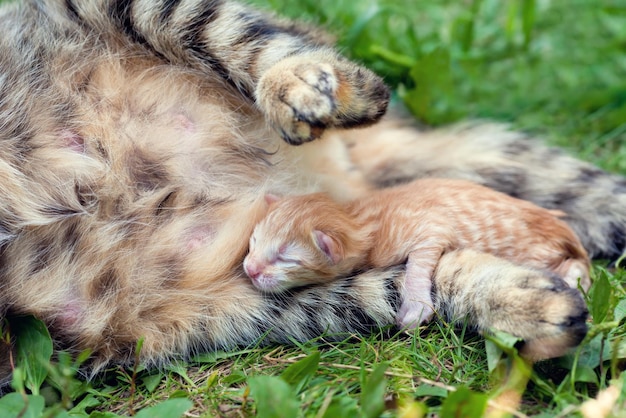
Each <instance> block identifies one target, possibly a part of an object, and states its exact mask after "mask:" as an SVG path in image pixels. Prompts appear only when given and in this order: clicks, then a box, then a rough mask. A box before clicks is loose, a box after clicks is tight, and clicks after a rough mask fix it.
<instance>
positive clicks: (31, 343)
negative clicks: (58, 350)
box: [11, 316, 52, 395]
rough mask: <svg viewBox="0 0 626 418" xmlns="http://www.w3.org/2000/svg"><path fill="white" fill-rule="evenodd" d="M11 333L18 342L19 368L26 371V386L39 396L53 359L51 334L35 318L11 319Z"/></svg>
mask: <svg viewBox="0 0 626 418" xmlns="http://www.w3.org/2000/svg"><path fill="white" fill-rule="evenodd" d="M11 333H12V334H13V337H14V338H15V341H16V348H17V361H16V363H17V366H18V367H20V368H22V369H23V370H24V385H25V386H26V387H27V388H28V389H30V391H31V392H32V393H33V394H35V395H38V394H39V388H40V387H41V384H42V383H43V382H44V380H45V379H46V376H48V367H47V365H48V363H49V362H50V357H52V340H51V338H50V334H49V333H48V330H47V329H46V326H45V325H44V323H43V322H41V321H40V320H38V319H36V318H35V317H33V316H23V317H17V318H13V319H11Z"/></svg>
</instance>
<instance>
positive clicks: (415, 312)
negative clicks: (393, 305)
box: [396, 301, 435, 330]
mask: <svg viewBox="0 0 626 418" xmlns="http://www.w3.org/2000/svg"><path fill="white" fill-rule="evenodd" d="M434 314H435V311H434V310H433V308H432V307H431V306H429V305H427V304H425V303H421V302H409V301H405V302H403V303H402V305H401V306H400V309H399V310H398V316H397V318H396V321H397V323H398V326H399V327H400V328H402V329H407V330H412V329H415V328H417V327H418V326H420V325H422V324H424V323H426V322H428V321H430V320H431V319H432V317H433V315H434Z"/></svg>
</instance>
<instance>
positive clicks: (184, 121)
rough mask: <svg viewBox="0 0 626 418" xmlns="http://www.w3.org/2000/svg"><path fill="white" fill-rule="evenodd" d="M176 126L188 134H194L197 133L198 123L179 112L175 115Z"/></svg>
mask: <svg viewBox="0 0 626 418" xmlns="http://www.w3.org/2000/svg"><path fill="white" fill-rule="evenodd" d="M173 119H174V126H175V127H176V128H177V129H179V130H181V131H183V132H184V133H186V134H189V135H191V134H194V133H196V131H197V127H196V123H195V122H194V120H193V119H191V118H190V117H189V116H187V115H185V114H184V113H181V112H178V113H175V114H174V117H173Z"/></svg>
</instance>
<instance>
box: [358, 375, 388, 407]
mask: <svg viewBox="0 0 626 418" xmlns="http://www.w3.org/2000/svg"><path fill="white" fill-rule="evenodd" d="M387 367H388V364H387V363H381V364H380V365H378V367H376V368H375V369H374V371H372V373H371V374H370V375H369V376H367V380H366V382H365V384H363V385H362V388H361V411H362V413H363V416H365V417H368V418H374V417H378V416H379V415H380V414H382V413H383V411H384V410H385V390H386V388H387V379H385V371H386V370H387Z"/></svg>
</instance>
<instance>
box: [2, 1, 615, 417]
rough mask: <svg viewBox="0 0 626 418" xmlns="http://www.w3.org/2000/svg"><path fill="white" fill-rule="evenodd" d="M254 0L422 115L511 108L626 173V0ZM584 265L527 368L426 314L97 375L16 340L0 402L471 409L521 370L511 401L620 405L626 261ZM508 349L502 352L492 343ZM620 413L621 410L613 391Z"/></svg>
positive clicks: (528, 411) (554, 406)
mask: <svg viewBox="0 0 626 418" xmlns="http://www.w3.org/2000/svg"><path fill="white" fill-rule="evenodd" d="M255 3H257V4H259V5H261V6H263V7H266V8H271V9H275V10H278V11H280V13H281V14H283V15H287V16H290V17H295V18H300V19H305V20H309V21H313V22H316V23H319V24H322V25H325V26H326V27H328V28H330V30H331V31H332V32H333V33H335V34H336V35H337V37H338V39H339V40H340V45H341V47H342V48H343V49H344V51H345V53H346V54H348V55H349V56H351V57H352V58H354V59H356V60H359V61H362V62H363V63H365V64H366V65H368V66H369V67H370V68H373V69H375V70H376V71H377V72H378V73H379V74H381V75H383V76H385V77H386V79H387V81H388V82H389V83H390V84H391V85H392V86H393V87H394V89H395V99H396V100H397V101H404V102H405V103H406V104H407V106H408V107H409V108H410V109H411V110H412V111H413V113H414V114H415V117H416V118H418V119H419V120H421V121H423V122H425V123H429V124H434V125H438V124H445V123H450V122H454V121H456V120H459V119H463V118H489V119H495V120H498V121H505V122H510V123H511V124H513V126H515V127H516V128H519V129H524V130H527V131H530V132H533V133H536V134H537V135H538V136H541V137H543V138H545V139H546V140H547V141H549V142H550V143H552V144H554V145H558V146H561V147H565V148H567V149H569V150H570V152H572V153H573V154H575V155H578V156H580V157H581V158H584V159H586V160H589V161H592V162H593V163H595V164H597V165H599V166H602V167H604V168H605V169H607V170H611V171H614V172H618V173H622V174H626V79H625V77H624V74H626V53H625V52H624V51H626V1H618V0H614V1H608V0H605V1H603V0H568V1H559V0H552V1H550V0H537V1H530V0H510V1H507V2H503V1H498V0H483V1H478V0H474V1H470V0H468V1H462V2H461V1H452V0H441V1H432V0H428V1H427V0H421V1H420V0H362V1H354V0H315V1H313V0H300V1H298V2H294V1H291V0H289V1H288V0H255ZM594 276H595V277H594V279H595V280H594V286H593V287H592V289H591V291H590V293H589V295H588V303H589V307H590V311H591V313H592V314H593V322H592V323H590V326H591V332H590V335H589V337H588V338H587V339H586V340H585V341H584V342H583V344H582V345H581V346H580V348H579V349H578V350H576V351H574V352H572V353H571V354H570V355H568V356H566V357H564V358H561V359H555V360H551V361H547V362H542V363H539V364H537V365H535V366H534V367H533V369H532V373H529V372H528V370H527V369H526V368H525V365H524V364H522V363H520V361H519V359H518V358H517V357H516V356H515V352H514V349H512V348H511V344H512V343H511V342H510V341H508V340H507V339H506V338H505V337H502V336H499V337H492V338H491V339H489V340H487V341H486V340H485V339H484V338H483V337H482V336H479V335H475V334H472V333H470V332H468V331H467V330H464V329H463V328H460V329H459V328H453V327H450V326H449V325H447V324H441V323H434V324H431V325H429V326H428V327H426V328H425V329H423V330H422V331H421V332H420V333H419V335H417V336H413V337H410V336H406V335H396V336H393V337H391V338H389V337H383V336H382V335H373V336H369V337H363V336H357V335H354V336H351V337H350V338H347V339H346V340H345V341H342V342H338V343H334V344H327V343H326V344H322V343H320V342H319V341H311V342H307V343H304V344H294V345H293V346H289V347H287V346H285V347H270V348H256V347H251V348H248V349H245V350H241V351H236V352H220V353H212V354H208V355H205V356H202V357H199V358H198V359H196V360H197V361H195V362H193V363H190V364H185V365H176V366H171V367H169V368H165V369H163V370H159V371H154V370H123V369H113V370H110V371H108V372H107V373H106V374H105V375H104V376H103V377H102V378H100V379H97V380H95V381H93V382H91V383H85V382H84V380H82V379H80V378H78V377H77V375H76V366H77V363H76V362H75V361H74V360H71V359H69V358H65V357H61V358H60V359H55V360H54V361H53V362H52V363H51V365H48V366H45V367H44V366H42V365H41V364H40V363H38V362H37V361H36V359H33V358H29V357H28V356H27V355H26V354H25V355H24V357H23V358H22V359H21V360H20V359H18V360H19V361H18V365H20V367H21V369H29V368H30V369H32V370H30V371H29V372H25V371H24V373H20V374H19V375H18V376H17V378H16V379H15V381H14V387H15V388H16V390H17V393H13V394H10V395H8V396H5V397H4V398H2V399H0V410H3V409H2V408H5V410H6V408H8V407H11V406H13V407H16V408H18V407H19V408H21V406H20V405H23V404H22V403H21V402H23V396H26V394H27V393H28V394H30V393H31V392H32V393H40V395H29V397H27V398H26V399H28V400H29V405H30V408H31V410H32V411H34V412H33V415H31V416H38V414H39V413H40V412H41V411H43V410H44V408H45V411H46V412H45V413H46V414H47V415H46V416H51V417H52V416H59V417H67V416H81V417H83V416H89V415H90V414H91V415H90V416H92V417H94V418H97V417H108V416H117V415H132V414H136V416H140V417H141V416H156V414H157V413H159V412H160V413H162V414H163V415H162V416H180V415H181V413H182V411H184V410H188V413H189V416H216V415H219V416H253V415H255V414H258V415H259V416H265V417H273V416H290V415H293V414H295V413H296V412H294V411H301V412H300V413H301V414H302V415H304V416H312V417H315V416H319V417H322V416H328V417H331V416H346V417H352V416H368V417H374V416H378V415H380V414H381V413H382V415H383V416H395V415H402V414H404V415H402V416H406V417H419V416H422V414H424V413H426V414H430V415H442V416H449V415H450V414H452V412H451V411H456V412H459V411H460V412H459V416H468V417H470V416H481V415H482V411H483V410H484V408H485V406H486V405H487V403H493V402H494V400H493V398H494V396H495V395H496V394H497V393H498V391H499V390H501V389H502V388H505V387H511V388H516V387H517V388H519V387H520V385H521V387H523V386H524V384H525V383H526V380H529V383H528V387H527V389H526V391H525V393H524V396H523V399H522V405H521V409H520V412H519V413H518V415H522V414H524V415H533V416H546V417H553V416H554V417H557V416H577V415H578V414H579V409H580V405H581V404H583V402H585V401H586V400H588V399H589V398H593V397H595V396H596V395H597V394H598V392H599V391H600V390H602V389H605V388H607V387H608V386H610V385H611V384H613V385H614V386H615V387H617V388H618V390H619V391H621V395H620V398H619V400H618V401H617V404H618V405H621V409H622V410H623V409H624V407H626V395H625V394H624V391H626V385H622V383H621V382H624V380H626V379H625V377H626V374H620V373H621V371H622V369H623V368H624V365H625V364H626V343H624V335H625V334H626V327H625V326H624V323H623V321H622V318H623V317H624V316H626V292H625V291H624V288H623V283H624V281H625V280H626V272H624V271H623V270H612V271H606V270H604V269H602V268H601V267H597V268H596V269H595V275H594ZM35 328H36V327H35V326H31V327H30V328H29V329H35ZM24 338H26V337H24ZM47 338H48V337H47V336H46V335H45V332H43V331H41V332H39V333H38V332H36V331H34V332H33V333H32V335H30V336H28V339H27V340H24V341H28V342H26V343H24V344H25V347H26V350H25V351H26V352H28V351H30V352H40V351H42V349H41V347H44V349H43V351H44V352H45V350H46V349H47V348H45V346H46V341H48V343H49V340H47ZM37 344H39V347H40V349H37V350H34V349H33V348H34V347H35V346H36V345H37ZM502 351H504V352H507V353H508V356H504V357H500V354H501V353H502ZM503 370H504V371H505V373H503ZM507 371H508V372H507ZM46 375H47V376H48V377H47V378H46ZM515 377H516V378H517V381H516V380H515V379H514V378H515ZM44 379H45V381H44V382H43V384H42V381H43V380H44ZM40 386H41V390H40V389H39V388H40ZM20 393H21V394H20ZM40 396H41V397H40ZM489 397H490V398H491V400H488V398H489ZM43 399H45V404H44V403H43ZM186 399H189V400H190V401H191V402H188V401H186ZM166 400H167V402H164V401H166ZM19 408H18V410H19ZM72 408H74V409H72ZM149 408H156V409H149ZM460 408H463V409H460ZM68 410H70V412H65V411H68ZM598 410H599V409H598V408H596V411H598ZM13 416H16V415H13ZM24 416H29V415H24ZM614 416H626V414H625V413H624V412H620V408H619V407H617V406H616V407H615V408H614Z"/></svg>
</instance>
